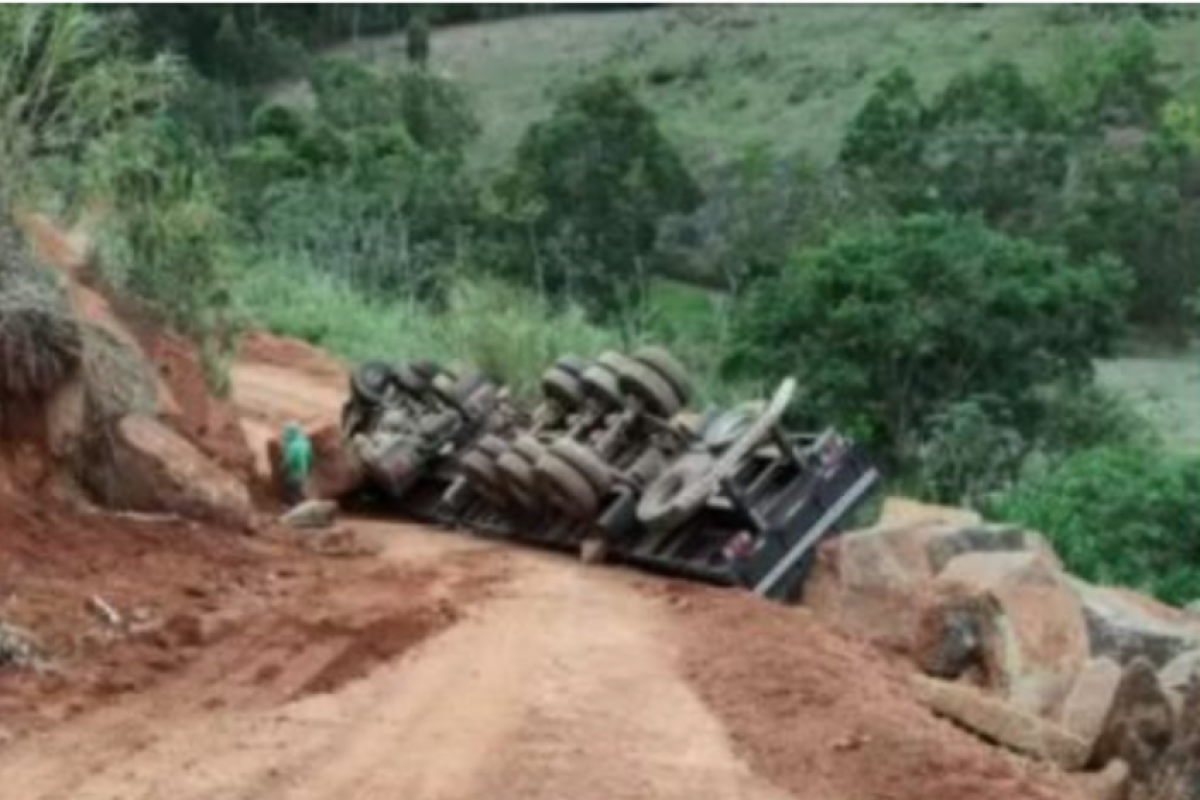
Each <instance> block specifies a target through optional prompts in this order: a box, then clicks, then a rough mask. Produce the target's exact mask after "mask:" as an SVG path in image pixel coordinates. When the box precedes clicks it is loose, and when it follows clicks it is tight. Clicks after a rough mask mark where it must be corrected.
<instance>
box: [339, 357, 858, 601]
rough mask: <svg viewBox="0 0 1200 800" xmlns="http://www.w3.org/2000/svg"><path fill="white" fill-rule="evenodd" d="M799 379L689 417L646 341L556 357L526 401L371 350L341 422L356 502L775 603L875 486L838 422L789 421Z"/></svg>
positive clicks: (683, 382)
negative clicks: (743, 591)
mask: <svg viewBox="0 0 1200 800" xmlns="http://www.w3.org/2000/svg"><path fill="white" fill-rule="evenodd" d="M795 392H796V386H795V382H794V381H793V380H791V379H788V380H785V381H784V382H783V383H782V384H780V386H779V387H778V388H777V389H776V391H775V393H774V395H773V396H772V397H771V398H770V400H769V402H766V403H747V404H742V405H739V406H736V407H733V408H729V409H724V410H714V411H709V412H707V413H704V414H696V413H692V412H689V411H688V410H687V407H688V403H689V401H690V400H691V395H692V389H691V382H690V380H689V378H688V375H687V372H686V371H685V370H684V369H683V367H682V366H681V365H680V364H679V362H678V361H676V360H675V358H673V357H672V356H671V354H670V353H668V352H667V351H666V350H663V349H662V348H658V347H645V348H641V349H639V350H637V351H635V352H633V353H632V354H629V355H626V354H622V353H618V352H615V351H609V352H605V353H602V354H600V355H599V356H598V357H597V358H595V359H594V360H590V361H588V360H583V359H579V358H575V357H572V356H566V357H563V358H560V359H559V360H558V361H556V362H555V363H554V364H553V365H551V366H550V368H549V369H548V370H547V371H546V373H545V374H544V376H543V379H542V397H541V401H540V402H539V403H538V404H537V405H536V407H534V408H532V409H531V410H528V411H526V410H523V409H521V408H518V407H517V406H516V405H515V404H514V403H513V402H512V400H511V398H510V397H509V394H508V392H507V391H506V390H505V389H504V387H502V386H500V385H498V384H496V383H495V382H494V381H492V380H491V379H489V378H488V377H486V376H484V375H482V374H480V373H477V372H472V371H466V372H454V371H451V370H448V369H446V368H444V367H442V366H440V365H438V364H434V363H432V362H423V361H417V362H409V363H405V364H400V365H390V364H386V363H383V362H369V363H366V364H363V365H361V366H360V367H359V368H358V369H357V370H355V372H354V373H353V376H352V378H351V387H350V397H349V399H348V400H347V402H346V404H345V408H344V410H343V415H342V434H343V441H344V445H345V447H347V448H348V449H349V450H350V451H351V452H352V453H353V455H354V456H355V457H356V458H358V459H359V460H360V461H361V462H362V463H363V465H364V468H365V469H364V472H363V474H364V476H365V477H364V481H363V483H362V485H361V486H360V487H358V489H357V490H356V493H355V498H354V499H355V500H357V501H358V502H361V503H364V504H370V505H373V506H375V507H377V508H386V509H388V510H390V511H393V512H396V513H401V514H405V515H408V516H412V517H414V518H418V519H422V520H427V521H433V522H437V523H440V524H443V525H446V526H448V527H451V528H455V529H461V530H467V531H471V532H474V533H476V534H479V535H483V536H491V537H497V538H502V539H512V540H517V541H523V542H528V543H530V544H535V545H540V546H546V547H552V548H557V549H562V550H568V551H575V552H579V553H580V554H581V555H582V556H583V557H584V559H585V560H588V561H597V560H611V561H617V562H623V563H628V564H632V565H635V566H637V567H640V568H644V569H647V570H652V571H655V572H661V573H664V574H668V575H675V576H681V577H686V578H693V579H698V580H702V581H707V582H711V583H717V584H723V585H730V586H741V587H745V588H747V589H750V590H752V591H754V592H756V593H758V594H760V595H763V596H765V597H769V598H772V599H776V600H789V599H792V598H794V597H795V596H796V595H797V594H798V593H799V591H800V588H801V586H802V584H803V580H804V577H805V575H806V573H807V570H808V568H809V566H810V563H811V560H812V556H813V554H814V552H815V548H816V546H817V545H818V544H819V543H820V542H821V541H822V540H823V539H825V538H827V537H830V536H834V535H836V534H837V533H838V532H839V530H840V528H841V526H842V525H843V524H844V522H845V521H846V520H847V518H848V517H849V516H850V515H851V514H852V513H853V512H854V511H855V510H856V509H857V508H858V507H859V506H860V505H861V504H862V503H863V502H864V501H865V500H866V499H867V498H868V497H869V496H870V494H871V493H872V491H873V490H874V488H875V487H876V485H877V484H878V482H879V474H878V472H877V471H876V470H875V469H874V467H872V466H871V464H870V463H869V462H868V461H867V460H866V458H865V457H864V455H863V454H862V452H861V450H860V449H859V448H858V447H856V446H855V445H854V444H853V443H852V442H850V441H849V440H847V439H845V438H844V437H842V436H840V435H839V434H837V433H836V432H834V431H832V430H825V431H822V432H819V433H816V434H797V433H793V432H791V431H789V430H788V429H787V428H786V427H785V424H784V418H785V413H786V412H787V410H788V408H789V406H790V405H791V403H792V401H793V399H794V395H795Z"/></svg>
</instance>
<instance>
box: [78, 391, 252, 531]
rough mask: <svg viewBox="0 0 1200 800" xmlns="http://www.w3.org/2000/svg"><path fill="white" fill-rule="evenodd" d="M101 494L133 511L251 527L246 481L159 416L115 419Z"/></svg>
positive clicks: (110, 501)
mask: <svg viewBox="0 0 1200 800" xmlns="http://www.w3.org/2000/svg"><path fill="white" fill-rule="evenodd" d="M111 447H112V450H111V457H110V459H109V463H108V464H107V465H106V467H105V469H106V471H107V472H108V473H110V474H109V476H108V479H107V480H105V481H103V482H102V483H103V486H104V489H105V491H104V494H105V495H106V496H105V497H103V498H102V499H103V500H104V501H105V502H107V503H108V504H109V505H112V506H114V507H116V508H121V509H125V510H130V511H148V512H166V513H173V514H179V515H180V516H184V517H189V518H194V519H202V520H208V521H213V522H220V523H224V524H229V525H235V526H237V527H239V528H245V527H247V526H248V525H249V524H250V522H251V520H252V519H253V516H254V513H253V511H254V509H253V506H252V504H251V502H250V494H249V492H248V491H247V489H246V486H245V484H243V483H242V482H241V481H239V480H238V479H237V478H235V477H233V475H231V474H230V473H228V472H226V471H225V470H224V469H222V468H221V467H219V466H217V465H216V464H215V463H214V462H213V461H212V460H211V459H210V458H208V456H206V455H204V454H203V453H202V452H200V450H199V449H197V448H196V447H195V445H193V444H192V443H190V442H189V441H187V440H186V439H184V438H183V437H182V436H180V435H179V434H177V433H175V432H174V431H172V430H171V429H170V428H168V427H166V426H165V425H163V424H162V423H160V422H159V421H157V420H156V419H154V418H152V417H148V416H142V415H137V414H133V415H128V416H126V417H123V418H122V419H121V421H120V422H119V423H118V424H117V425H116V428H115V430H114V435H113V437H112V442H111Z"/></svg>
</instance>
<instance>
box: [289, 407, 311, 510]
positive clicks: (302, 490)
mask: <svg viewBox="0 0 1200 800" xmlns="http://www.w3.org/2000/svg"><path fill="white" fill-rule="evenodd" d="M312 465H313V451H312V442H310V441H309V439H308V437H307V436H305V435H304V431H303V430H301V429H300V426H299V425H297V424H296V423H295V422H289V423H288V424H287V425H286V426H284V429H283V492H284V498H283V499H284V501H285V502H286V503H288V504H289V505H295V504H297V503H299V502H300V501H302V500H303V499H304V496H305V494H306V490H307V487H308V476H309V474H310V473H311V472H312Z"/></svg>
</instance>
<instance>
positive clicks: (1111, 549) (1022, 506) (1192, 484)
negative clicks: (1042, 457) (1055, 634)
mask: <svg viewBox="0 0 1200 800" xmlns="http://www.w3.org/2000/svg"><path fill="white" fill-rule="evenodd" d="M1197 497H1200V461H1198V460H1196V459H1184V458H1180V457H1176V456H1173V455H1168V454H1166V453H1164V452H1162V451H1158V450H1152V449H1145V448H1113V447H1105V448H1098V449H1092V450H1085V451H1081V452H1079V453H1076V454H1075V455H1073V456H1070V457H1069V458H1067V459H1066V460H1064V461H1063V462H1062V463H1060V464H1058V465H1057V466H1055V467H1053V468H1052V469H1051V470H1050V471H1049V472H1047V473H1046V474H1044V475H1040V476H1035V477H1030V478H1028V479H1026V480H1024V481H1022V482H1021V483H1020V484H1018V485H1017V486H1016V487H1014V488H1013V490H1012V491H1011V492H1009V493H1008V494H1007V495H1006V496H1005V497H1004V498H1003V499H1002V500H1000V501H999V502H998V503H997V504H996V505H995V506H994V507H993V508H992V509H991V511H992V513H994V514H996V515H998V516H999V517H1000V518H1001V519H1006V520H1012V521H1014V522H1018V523H1021V524H1023V525H1028V526H1030V527H1033V528H1036V529H1037V530H1040V531H1042V532H1043V533H1045V534H1046V536H1047V537H1049V539H1050V541H1051V542H1052V543H1053V544H1054V546H1055V548H1056V549H1057V551H1058V553H1059V554H1060V555H1061V556H1062V558H1063V561H1064V563H1065V564H1066V566H1067V567H1068V568H1069V569H1071V570H1072V571H1073V572H1075V573H1077V574H1079V575H1080V576H1081V577H1083V578H1085V579H1087V580H1090V581H1095V582H1097V583H1103V584H1118V585H1122V586H1128V587H1131V588H1134V589H1138V590H1142V591H1148V592H1150V593H1152V594H1154V595H1155V596H1157V597H1159V598H1160V599H1162V600H1165V601H1167V602H1172V603H1183V602H1186V601H1188V600H1193V599H1196V598H1197V597H1200V503H1197V502H1196V498H1197Z"/></svg>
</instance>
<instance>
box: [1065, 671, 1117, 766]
mask: <svg viewBox="0 0 1200 800" xmlns="http://www.w3.org/2000/svg"><path fill="white" fill-rule="evenodd" d="M1121 675H1122V671H1121V665H1120V664H1118V663H1117V662H1115V661H1113V660H1112V659H1109V658H1094V659H1092V660H1091V661H1089V662H1088V663H1087V665H1086V666H1085V667H1084V668H1083V671H1082V672H1080V673H1079V677H1077V678H1076V679H1075V684H1074V685H1073V686H1072V687H1071V691H1070V693H1069V694H1068V695H1067V699H1066V702H1064V703H1063V709H1062V713H1061V715H1060V716H1059V721H1060V722H1061V723H1062V726H1063V727H1064V728H1066V729H1067V730H1069V731H1070V732H1071V733H1074V734H1075V735H1076V736H1078V737H1079V738H1081V739H1083V741H1084V742H1086V743H1087V745H1088V752H1089V754H1090V752H1091V751H1092V750H1093V749H1095V746H1096V741H1097V740H1098V739H1099V738H1100V734H1101V733H1103V732H1104V725H1105V722H1106V721H1107V720H1108V717H1109V712H1110V711H1111V710H1112V706H1113V701H1114V700H1115V699H1116V696H1117V688H1118V687H1119V686H1120V685H1121Z"/></svg>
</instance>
